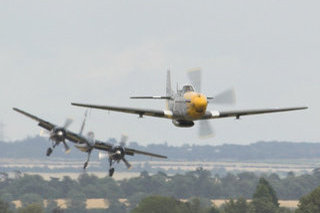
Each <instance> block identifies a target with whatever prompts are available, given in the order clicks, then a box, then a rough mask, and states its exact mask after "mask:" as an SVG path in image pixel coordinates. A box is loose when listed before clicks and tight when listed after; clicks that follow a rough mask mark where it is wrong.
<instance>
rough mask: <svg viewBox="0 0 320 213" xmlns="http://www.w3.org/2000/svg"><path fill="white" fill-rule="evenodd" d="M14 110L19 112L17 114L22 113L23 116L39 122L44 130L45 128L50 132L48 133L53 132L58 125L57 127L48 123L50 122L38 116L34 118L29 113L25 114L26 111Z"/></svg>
mask: <svg viewBox="0 0 320 213" xmlns="http://www.w3.org/2000/svg"><path fill="white" fill-rule="evenodd" d="M13 110H14V111H17V112H19V113H21V114H23V115H25V116H27V117H29V118H31V119H33V120H35V121H37V122H39V124H38V125H39V126H41V127H42V128H44V129H46V130H48V131H51V130H52V129H53V128H55V127H56V126H57V125H55V124H52V123H50V122H48V121H46V120H43V119H41V118H38V117H36V116H34V115H31V114H30V113H27V112H25V111H22V110H20V109H18V108H13Z"/></svg>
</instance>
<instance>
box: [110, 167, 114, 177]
mask: <svg viewBox="0 0 320 213" xmlns="http://www.w3.org/2000/svg"><path fill="white" fill-rule="evenodd" d="M113 173H114V168H111V169H109V177H112V175H113Z"/></svg>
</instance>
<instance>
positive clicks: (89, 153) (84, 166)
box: [83, 150, 91, 169]
mask: <svg viewBox="0 0 320 213" xmlns="http://www.w3.org/2000/svg"><path fill="white" fill-rule="evenodd" d="M90 155H91V150H89V152H88V158H87V161H86V162H85V163H84V165H83V169H86V168H87V166H88V164H89V160H90Z"/></svg>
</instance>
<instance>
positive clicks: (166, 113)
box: [71, 103, 172, 118]
mask: <svg viewBox="0 0 320 213" xmlns="http://www.w3.org/2000/svg"><path fill="white" fill-rule="evenodd" d="M71 104H72V105H74V106H80V107H88V108H95V109H102V110H110V111H116V112H125V113H131V114H138V115H139V116H140V117H142V116H144V115H147V116H153V117H160V118H171V116H172V113H171V111H167V110H154V109H138V108H131V107H116V106H103V105H91V104H78V103H71Z"/></svg>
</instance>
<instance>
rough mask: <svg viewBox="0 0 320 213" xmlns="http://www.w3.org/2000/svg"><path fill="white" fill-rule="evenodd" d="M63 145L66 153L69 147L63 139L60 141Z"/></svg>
mask: <svg viewBox="0 0 320 213" xmlns="http://www.w3.org/2000/svg"><path fill="white" fill-rule="evenodd" d="M62 143H63V145H64V149H65V152H66V153H69V152H70V147H69V146H68V144H67V143H66V142H65V141H62Z"/></svg>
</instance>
